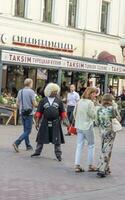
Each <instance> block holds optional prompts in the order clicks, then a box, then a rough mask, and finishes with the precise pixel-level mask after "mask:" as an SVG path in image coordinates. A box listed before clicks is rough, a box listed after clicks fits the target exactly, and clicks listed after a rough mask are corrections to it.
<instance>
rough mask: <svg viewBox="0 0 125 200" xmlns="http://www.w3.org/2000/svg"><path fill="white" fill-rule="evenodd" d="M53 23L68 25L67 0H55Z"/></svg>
mask: <svg viewBox="0 0 125 200" xmlns="http://www.w3.org/2000/svg"><path fill="white" fill-rule="evenodd" d="M53 1H54V3H53V23H55V24H58V25H60V26H63V27H64V26H66V16H67V5H68V1H67V0H63V1H62V0H53Z"/></svg>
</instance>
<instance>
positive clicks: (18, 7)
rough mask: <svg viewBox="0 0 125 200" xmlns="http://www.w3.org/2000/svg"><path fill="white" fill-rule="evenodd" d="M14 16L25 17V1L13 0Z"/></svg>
mask: <svg viewBox="0 0 125 200" xmlns="http://www.w3.org/2000/svg"><path fill="white" fill-rule="evenodd" d="M15 16H18V17H25V0H15Z"/></svg>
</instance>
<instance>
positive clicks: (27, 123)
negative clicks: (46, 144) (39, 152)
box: [15, 115, 33, 147]
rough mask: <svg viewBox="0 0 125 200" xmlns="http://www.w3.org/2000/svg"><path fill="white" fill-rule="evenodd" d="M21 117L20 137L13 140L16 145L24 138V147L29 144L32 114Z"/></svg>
mask: <svg viewBox="0 0 125 200" xmlns="http://www.w3.org/2000/svg"><path fill="white" fill-rule="evenodd" d="M21 117H22V124H23V133H22V134H21V135H20V137H19V138H18V139H17V140H16V141H15V144H16V145H17V146H18V145H19V144H20V143H21V142H22V141H23V140H25V144H26V147H29V146H31V145H30V141H29V135H30V133H31V130H32V122H33V115H29V116H23V115H22V116H21Z"/></svg>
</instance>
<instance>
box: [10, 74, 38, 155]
mask: <svg viewBox="0 0 125 200" xmlns="http://www.w3.org/2000/svg"><path fill="white" fill-rule="evenodd" d="M32 86H33V81H32V79H30V78H27V79H25V81H24V88H23V89H21V90H19V92H18V96H17V106H19V112H20V115H21V118H22V124H23V133H22V134H21V135H20V137H19V138H18V139H17V140H16V141H15V142H14V143H13V147H14V149H15V151H16V152H19V149H18V147H19V145H20V144H21V142H22V141H23V140H24V141H25V145H26V150H31V149H32V146H31V144H30V140H29V135H30V133H31V130H32V122H33V107H35V106H37V103H36V100H35V92H34V91H33V90H32Z"/></svg>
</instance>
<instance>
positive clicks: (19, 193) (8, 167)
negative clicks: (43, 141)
mask: <svg viewBox="0 0 125 200" xmlns="http://www.w3.org/2000/svg"><path fill="white" fill-rule="evenodd" d="M21 129H22V127H21V126H0V162H1V164H0V172H1V173H0V200H47V199H48V200H75V199H76V200H82V199H85V200H91V199H93V200H94V199H99V198H100V199H102V200H104V199H110V200H112V199H113V200H116V199H119V200H122V199H125V170H124V166H125V159H124V154H125V133H124V131H125V130H123V131H122V132H120V133H118V135H117V138H116V141H115V145H114V150H113V155H112V174H111V176H109V177H107V178H104V179H100V178H97V177H96V173H92V172H87V163H86V159H87V156H86V151H87V148H86V146H85V149H84V156H83V157H84V158H83V161H82V162H83V163H84V165H83V166H84V168H85V170H86V172H84V173H82V174H75V172H74V169H73V167H74V154H75V142H76V136H70V137H65V140H66V144H65V145H63V146H62V150H63V161H62V162H58V161H57V160H56V159H55V155H54V150H53V146H52V145H51V144H50V145H46V146H44V149H43V152H42V155H41V157H39V158H31V157H30V155H31V154H32V151H25V145H24V143H22V145H21V146H20V153H15V152H14V150H13V147H12V143H13V141H14V140H15V139H16V138H17V136H18V135H19V133H20V132H21ZM95 132H96V155H95V163H97V159H98V156H99V149H100V139H99V136H98V131H97V129H95ZM35 137H36V130H35V128H33V130H32V134H31V140H32V145H33V147H34V148H35Z"/></svg>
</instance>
